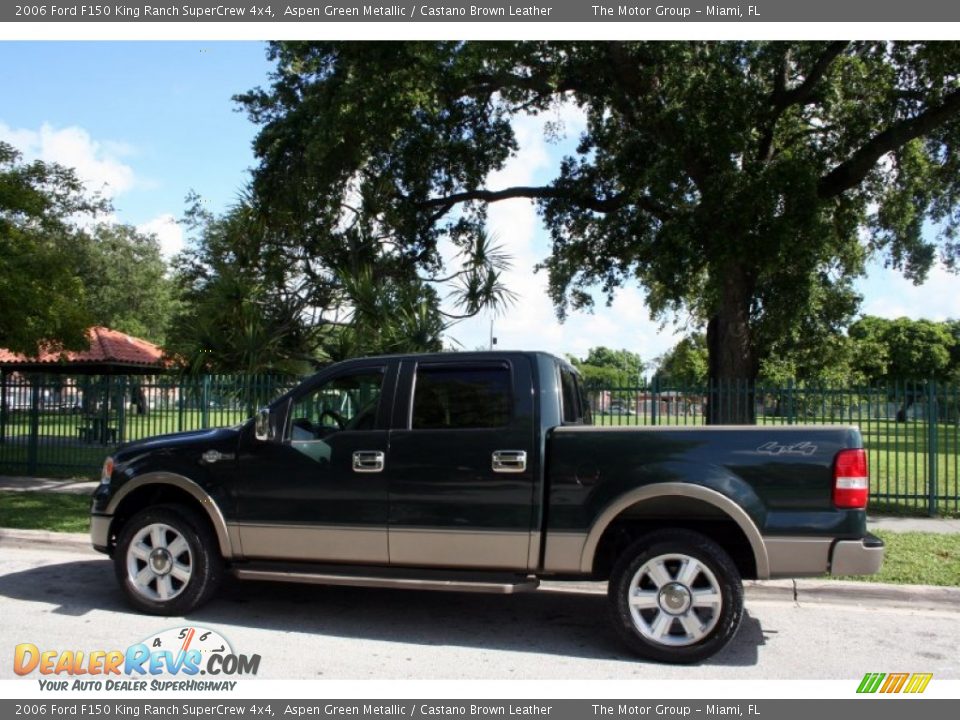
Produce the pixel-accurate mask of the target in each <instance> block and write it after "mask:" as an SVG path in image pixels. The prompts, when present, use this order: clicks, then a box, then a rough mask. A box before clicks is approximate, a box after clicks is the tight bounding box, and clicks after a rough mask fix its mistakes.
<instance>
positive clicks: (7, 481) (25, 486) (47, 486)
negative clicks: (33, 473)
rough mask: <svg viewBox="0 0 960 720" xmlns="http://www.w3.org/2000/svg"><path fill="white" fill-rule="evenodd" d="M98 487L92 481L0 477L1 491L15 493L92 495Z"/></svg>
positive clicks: (13, 476) (12, 476)
mask: <svg viewBox="0 0 960 720" xmlns="http://www.w3.org/2000/svg"><path fill="white" fill-rule="evenodd" d="M96 487H97V483H96V482H93V481H91V480H63V479H55V478H36V477H17V476H15V475H0V491H10V490H12V491H14V492H52V493H70V494H73V495H91V494H92V493H93V491H94V489H95V488H96Z"/></svg>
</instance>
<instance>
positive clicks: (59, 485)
mask: <svg viewBox="0 0 960 720" xmlns="http://www.w3.org/2000/svg"><path fill="white" fill-rule="evenodd" d="M96 487H97V483H96V482H93V481H89V480H58V479H54V478H35V477H17V476H13V475H0V491H11V490H12V491H14V492H21V491H30V492H54V493H73V494H76V495H90V494H92V493H93V491H94V489H95V488H96ZM867 529H868V530H871V531H873V530H887V531H889V532H901V533H902V532H926V533H939V534H952V533H960V518H928V517H900V516H897V515H882V516H877V515H868V516H867Z"/></svg>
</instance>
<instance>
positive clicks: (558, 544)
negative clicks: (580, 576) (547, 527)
mask: <svg viewBox="0 0 960 720" xmlns="http://www.w3.org/2000/svg"><path fill="white" fill-rule="evenodd" d="M586 542H587V534H586V533H576V532H572V533H565V532H550V531H548V532H547V551H546V553H545V554H544V558H543V569H544V571H545V572H552V573H579V572H580V571H581V567H580V563H581V557H582V555H583V546H584V544H586Z"/></svg>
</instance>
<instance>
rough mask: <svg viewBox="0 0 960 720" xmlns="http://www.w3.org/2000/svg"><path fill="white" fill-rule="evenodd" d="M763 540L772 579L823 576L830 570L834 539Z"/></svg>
mask: <svg viewBox="0 0 960 720" xmlns="http://www.w3.org/2000/svg"><path fill="white" fill-rule="evenodd" d="M763 540H764V544H765V545H766V546H767V558H768V559H769V562H770V577H771V578H777V577H801V576H804V575H823V574H824V573H826V572H827V571H828V570H829V568H830V546H831V545H832V544H833V539H832V538H809V537H770V536H767V537H765V538H764V539H763Z"/></svg>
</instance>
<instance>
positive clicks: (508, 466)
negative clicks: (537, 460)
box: [492, 450, 527, 473]
mask: <svg viewBox="0 0 960 720" xmlns="http://www.w3.org/2000/svg"><path fill="white" fill-rule="evenodd" d="M492 467H493V471H494V472H498V473H522V472H524V471H525V470H526V469H527V451H526V450H496V451H495V452H494V453H493V462H492Z"/></svg>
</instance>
